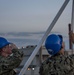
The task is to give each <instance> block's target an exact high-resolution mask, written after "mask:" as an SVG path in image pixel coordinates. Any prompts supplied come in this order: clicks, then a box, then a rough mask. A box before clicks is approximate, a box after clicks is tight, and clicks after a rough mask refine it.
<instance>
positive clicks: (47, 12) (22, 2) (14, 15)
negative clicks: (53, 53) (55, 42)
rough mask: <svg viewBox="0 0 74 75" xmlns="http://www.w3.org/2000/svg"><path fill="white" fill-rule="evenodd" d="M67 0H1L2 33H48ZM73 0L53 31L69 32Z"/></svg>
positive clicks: (0, 21) (0, 25)
mask: <svg viewBox="0 0 74 75" xmlns="http://www.w3.org/2000/svg"><path fill="white" fill-rule="evenodd" d="M64 1H65V0H0V32H37V31H46V30H47V28H48V27H49V25H50V24H51V22H52V20H53V19H54V17H55V16H56V14H57V12H58V11H59V9H60V7H61V6H62V4H63V3H64ZM71 9H72V0H70V2H69V3H68V5H67V6H66V8H65V10H64V11H63V13H62V15H61V17H60V18H59V20H58V21H57V23H56V24H55V26H54V28H53V30H52V31H56V32H59V31H60V32H67V30H68V24H69V23H71V13H72V10H71Z"/></svg>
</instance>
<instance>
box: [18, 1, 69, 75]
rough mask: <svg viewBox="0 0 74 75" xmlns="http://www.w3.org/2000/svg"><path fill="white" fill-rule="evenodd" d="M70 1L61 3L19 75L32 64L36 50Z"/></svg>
mask: <svg viewBox="0 0 74 75" xmlns="http://www.w3.org/2000/svg"><path fill="white" fill-rule="evenodd" d="M69 1H70V0H65V2H64V3H63V5H62V7H61V8H60V10H59V11H58V13H57V15H56V16H55V18H54V19H53V21H52V23H51V24H50V26H49V27H48V29H47V31H46V32H45V34H44V36H43V37H42V39H41V40H40V42H39V44H38V45H37V47H36V48H35V50H34V51H33V53H32V54H31V56H30V57H29V59H28V60H27V62H26V63H25V65H24V67H23V68H22V70H21V71H20V73H19V75H23V74H24V73H25V72H26V70H27V68H28V66H29V65H30V63H31V62H32V60H33V59H34V57H35V55H36V54H37V52H38V50H39V49H40V47H41V45H42V44H43V42H44V40H45V39H46V38H47V36H48V34H49V33H50V31H51V30H52V28H53V27H54V25H55V23H56V22H57V20H58V19H59V17H60V15H61V14H62V12H63V10H64V9H65V7H66V6H67V4H68V2H69Z"/></svg>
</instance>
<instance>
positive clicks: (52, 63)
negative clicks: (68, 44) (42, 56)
mask: <svg viewBox="0 0 74 75" xmlns="http://www.w3.org/2000/svg"><path fill="white" fill-rule="evenodd" d="M45 47H46V49H47V51H48V53H49V55H51V56H50V57H48V58H47V59H46V60H45V61H44V62H43V63H42V64H41V66H40V69H39V74H40V75H74V70H73V69H74V67H73V66H74V62H73V61H72V59H71V57H69V56H68V55H66V54H65V53H64V52H65V51H64V48H65V45H64V42H63V37H62V35H56V34H51V35H49V36H48V37H47V39H46V41H45Z"/></svg>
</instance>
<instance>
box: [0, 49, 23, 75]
mask: <svg viewBox="0 0 74 75" xmlns="http://www.w3.org/2000/svg"><path fill="white" fill-rule="evenodd" d="M12 52H13V53H12V55H10V56H8V57H3V56H0V75H15V74H16V73H15V71H14V70H13V69H15V68H16V67H18V66H19V65H20V63H21V61H22V58H23V53H22V52H19V51H18V49H13V50H12Z"/></svg>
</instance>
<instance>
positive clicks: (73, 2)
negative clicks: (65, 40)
mask: <svg viewBox="0 0 74 75" xmlns="http://www.w3.org/2000/svg"><path fill="white" fill-rule="evenodd" d="M73 29H74V0H72V18H71V31H72V32H73V33H74V30H73ZM72 54H73V43H72Z"/></svg>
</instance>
